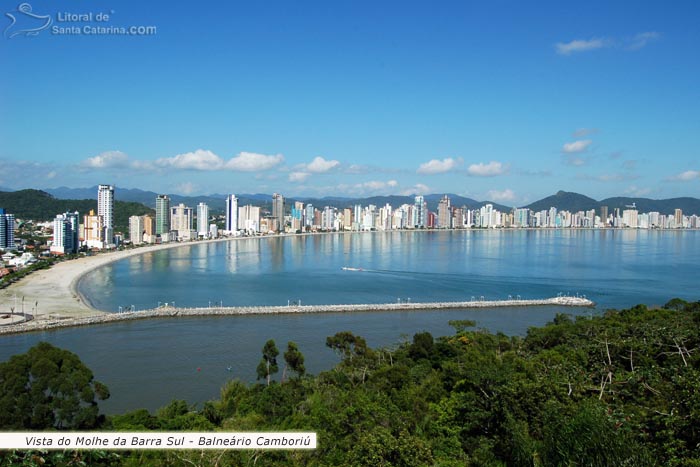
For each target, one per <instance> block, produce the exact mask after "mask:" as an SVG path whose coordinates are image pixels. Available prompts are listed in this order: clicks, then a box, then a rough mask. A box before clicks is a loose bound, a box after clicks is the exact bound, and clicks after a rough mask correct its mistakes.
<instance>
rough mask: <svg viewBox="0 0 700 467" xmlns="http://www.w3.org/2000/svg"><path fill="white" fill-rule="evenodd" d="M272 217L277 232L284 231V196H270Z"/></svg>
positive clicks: (274, 194) (275, 194)
mask: <svg viewBox="0 0 700 467" xmlns="http://www.w3.org/2000/svg"><path fill="white" fill-rule="evenodd" d="M272 217H274V218H275V219H277V231H278V232H279V231H284V196H282V195H281V194H279V193H273V195H272Z"/></svg>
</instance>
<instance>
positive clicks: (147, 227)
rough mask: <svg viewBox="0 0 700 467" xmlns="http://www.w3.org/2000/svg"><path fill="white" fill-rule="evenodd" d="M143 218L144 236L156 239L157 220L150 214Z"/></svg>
mask: <svg viewBox="0 0 700 467" xmlns="http://www.w3.org/2000/svg"><path fill="white" fill-rule="evenodd" d="M142 217H143V234H144V235H149V236H151V237H154V236H155V235H156V220H155V219H154V218H153V217H151V216H149V215H148V214H146V215H144V216H142Z"/></svg>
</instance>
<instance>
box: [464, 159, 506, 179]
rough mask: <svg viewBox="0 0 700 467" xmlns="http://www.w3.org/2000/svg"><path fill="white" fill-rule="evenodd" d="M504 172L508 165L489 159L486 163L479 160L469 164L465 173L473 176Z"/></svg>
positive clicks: (486, 175) (488, 175)
mask: <svg viewBox="0 0 700 467" xmlns="http://www.w3.org/2000/svg"><path fill="white" fill-rule="evenodd" d="M506 172H508V165H507V164H502V163H501V162H497V161H491V162H489V163H488V164H484V163H483V162H479V163H478V164H472V165H470V166H469V168H468V169H467V173H468V174H469V175H471V176H473V177H495V176H497V175H503V174H505V173H506Z"/></svg>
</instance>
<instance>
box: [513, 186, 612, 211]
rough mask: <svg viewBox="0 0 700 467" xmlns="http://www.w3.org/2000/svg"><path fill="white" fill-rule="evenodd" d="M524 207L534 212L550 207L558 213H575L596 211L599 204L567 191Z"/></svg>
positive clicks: (591, 199)
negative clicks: (563, 211) (565, 211)
mask: <svg viewBox="0 0 700 467" xmlns="http://www.w3.org/2000/svg"><path fill="white" fill-rule="evenodd" d="M526 207H527V208H530V209H532V210H533V211H535V212H536V211H542V210H546V209H549V208H551V207H555V208H557V209H559V210H560V211H561V210H567V211H572V212H577V211H587V210H590V209H596V210H598V209H599V207H600V203H598V201H596V200H594V199H593V198H589V197H588V196H584V195H580V194H578V193H572V192H569V191H558V192H557V193H556V194H554V195H552V196H547V197H546V198H542V199H541V200H539V201H535V202H534V203H532V204H530V205H528V206H526Z"/></svg>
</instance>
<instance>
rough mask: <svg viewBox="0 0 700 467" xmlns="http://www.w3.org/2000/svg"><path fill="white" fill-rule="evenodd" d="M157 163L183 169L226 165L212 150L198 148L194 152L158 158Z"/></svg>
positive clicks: (213, 167)
mask: <svg viewBox="0 0 700 467" xmlns="http://www.w3.org/2000/svg"><path fill="white" fill-rule="evenodd" d="M155 165H156V166H158V167H162V168H173V169H181V170H220V169H221V168H222V167H223V165H224V160H223V159H222V158H221V157H219V156H217V155H216V154H214V153H213V152H211V151H207V150H204V149H197V150H196V151H194V152H187V153H184V154H178V155H177V156H174V157H163V158H160V159H157V160H156V161H155Z"/></svg>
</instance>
